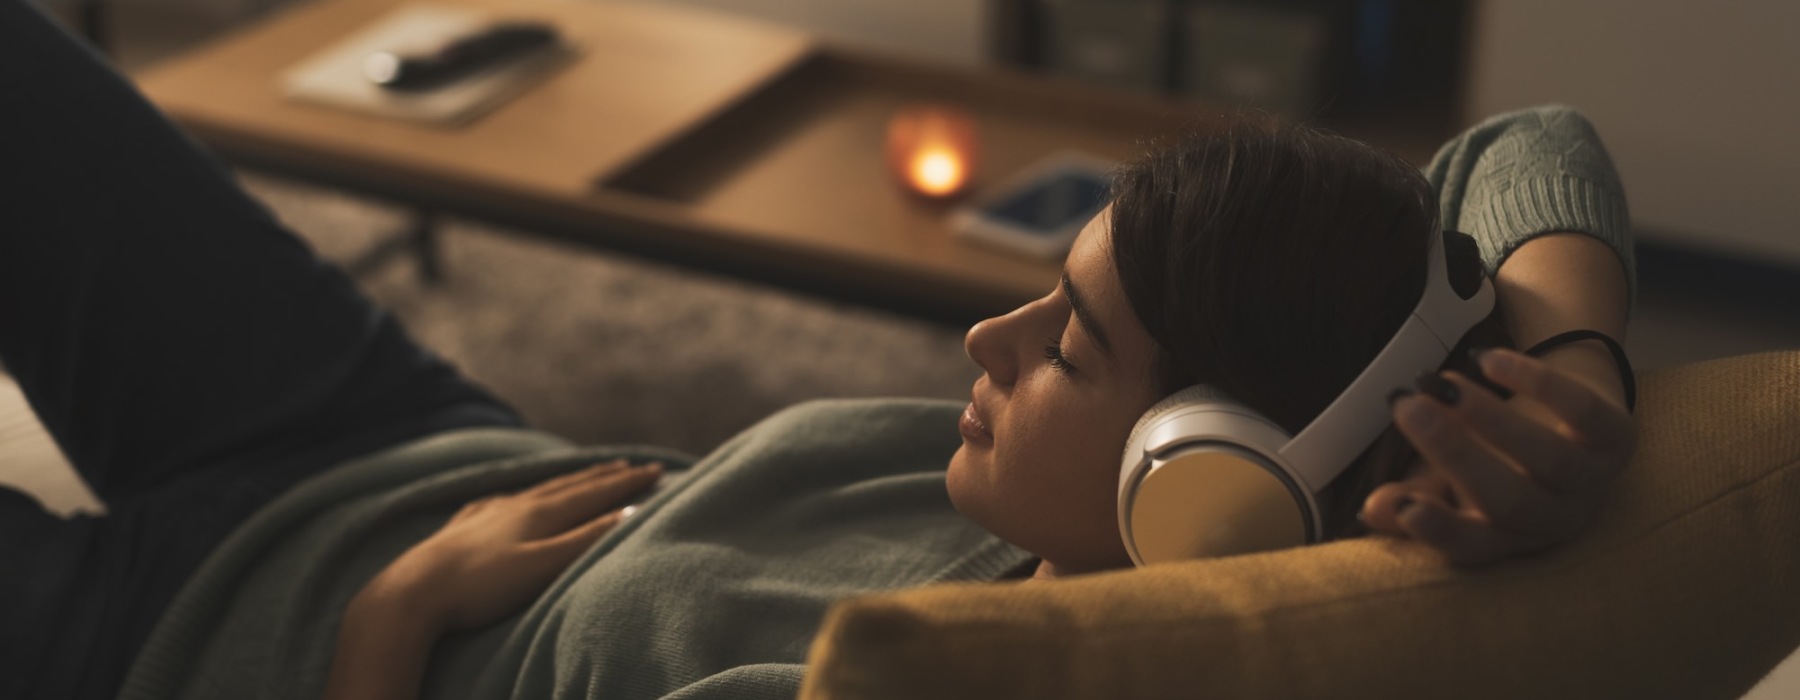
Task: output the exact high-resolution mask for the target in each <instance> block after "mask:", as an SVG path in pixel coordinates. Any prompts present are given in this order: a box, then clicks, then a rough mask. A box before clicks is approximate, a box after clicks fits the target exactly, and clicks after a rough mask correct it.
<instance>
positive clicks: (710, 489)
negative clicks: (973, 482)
mask: <svg viewBox="0 0 1800 700" xmlns="http://www.w3.org/2000/svg"><path fill="white" fill-rule="evenodd" d="M1428 175H1429V176H1430V178H1431V181H1432V183H1433V185H1435V186H1437V187H1438V188H1439V190H1440V192H1442V193H1443V200H1442V201H1443V207H1444V212H1443V213H1444V220H1445V225H1446V226H1448V227H1451V228H1456V229H1459V230H1462V231H1464V232H1467V233H1470V234H1472V235H1474V236H1475V237H1476V238H1477V240H1479V241H1480V243H1481V247H1482V251H1483V254H1484V258H1485V259H1486V260H1487V262H1488V264H1489V265H1490V269H1492V268H1497V267H1498V266H1499V264H1500V262H1501V261H1502V260H1504V258H1505V256H1506V255H1507V254H1509V253H1511V252H1512V250H1514V249H1516V248H1517V247H1518V246H1519V245H1520V244H1521V243H1523V242H1524V241H1526V240H1529V239H1530V238H1531V237H1532V236H1534V235H1536V234H1540V233H1546V232H1550V231H1562V230H1575V231H1584V232H1587V233H1589V234H1591V235H1594V236H1596V237H1598V238H1600V239H1601V240H1604V241H1606V242H1608V243H1609V244H1611V245H1612V246H1613V247H1614V248H1615V249H1616V250H1618V251H1619V253H1620V256H1621V258H1622V259H1623V260H1624V261H1625V262H1626V265H1627V267H1626V269H1627V273H1628V275H1629V274H1630V271H1631V268H1630V262H1631V244H1630V238H1629V234H1628V231H1627V229H1626V226H1627V223H1626V214H1625V203H1624V198H1623V194H1622V191H1621V189H1620V187H1619V183H1618V179H1617V176H1616V175H1615V174H1614V173H1613V169H1612V166H1611V164H1610V162H1609V161H1608V160H1607V157H1606V153H1605V151H1604V149H1603V148H1601V146H1600V144H1599V141H1598V140H1597V139H1596V138H1595V137H1594V135H1593V131H1592V129H1591V127H1589V126H1588V124H1587V122H1586V121H1585V120H1584V119H1582V118H1581V117H1580V115H1579V114H1577V113H1575V112H1573V111H1572V110H1569V109H1567V108H1562V107H1544V108H1538V109H1535V110H1529V111H1525V112H1518V113H1514V114H1510V115H1504V116H1502V117H1497V118H1495V119H1493V120H1490V121H1488V122H1485V123H1483V124H1482V125H1479V126H1477V127H1475V128H1474V129H1472V130H1470V131H1469V132H1467V133H1465V134H1463V135H1462V136H1460V137H1458V139H1456V140H1455V141H1452V142H1451V143H1450V144H1448V145H1446V146H1445V148H1444V150H1443V151H1441V152H1440V153H1439V154H1438V157H1437V158H1436V159H1435V160H1434V162H1433V163H1432V165H1431V167H1430V168H1429V172H1428ZM1634 284H1635V283H1634ZM960 410H961V405H960V404H956V403H950V402H943V401H925V400H904V399H903V400H862V401H833V402H817V403H809V404H804V405H801V406H798V407H795V408H792V409H788V410H786V411H782V412H780V413H778V414H776V415H775V416H772V417H770V418H769V419H767V420H765V421H763V422H762V423H761V424H759V425H757V426H756V427H754V428H751V429H750V430H748V431H746V432H745V433H743V434H741V435H739V436H738V437H736V438H734V439H733V440H731V441H730V442H728V443H726V444H725V445H724V446H722V447H720V448H719V449H718V450H716V451H714V452H713V453H712V454H710V455H708V456H707V457H705V458H704V459H701V460H698V461H694V460H691V459H690V458H688V457H685V456H682V455H678V454H672V453H668V452H665V451H661V450H656V449H653V448H636V447H623V448H586V449H578V448H573V447H571V446H569V445H568V444H567V443H564V442H563V441H561V440H559V439H556V438H553V437H550V436H546V435H543V434H540V433H535V432H531V431H526V430H511V429H477V430H462V431H455V432H452V433H447V434H443V435H439V436H435V437H431V438H427V439H424V440H420V441H417V442H414V443H410V444H407V445H404V446H401V447H397V448H394V449H391V450H388V451H386V452H382V453H379V454H375V455H371V456H368V457H365V458H363V459H359V460H357V461H354V462H351V463H348V464H344V465H341V466H339V467H336V468H334V469H332V470H330V471H328V472H326V473H324V474H321V475H319V476H317V477H315V478H313V479H311V480H309V481H307V482H305V483H303V484H301V485H299V486H297V487H295V488H294V489H292V490H291V491H289V492H288V493H286V494H283V495H282V496H281V497H280V498H278V499H277V500H275V501H274V502H272V503H271V504H269V505H268V506H267V507H265V508H264V509H263V510H262V511H260V512H259V513H257V515H256V516H254V517H253V518H251V519H250V520H249V521H248V522H246V523H245V524H244V525H243V526H242V527H241V528H240V529H239V530H238V531H237V532H236V533H234V534H233V536H232V537H231V538H230V539H229V540H228V541H226V542H225V543H224V544H222V545H220V547H219V549H218V550H217V551H216V552H215V553H214V554H213V556H212V557H211V558H210V559H209V560H208V561H207V563H206V564H205V565H204V566H203V567H202V568H201V569H200V570H199V571H198V572H197V573H196V574H195V575H194V577H193V579H192V580H190V581H189V583H188V584H187V586H186V587H185V588H184V589H183V590H182V592H181V594H180V596H179V597H178V598H177V599H176V600H175V602H174V603H173V604H172V605H171V607H170V609H169V610H168V611H167V612H166V613H165V614H164V616H163V618H162V620H161V622H160V623H159V625H158V627H157V629H156V631H155V633H154V634H153V635H152V636H151V638H150V640H149V642H148V643H147V644H146V646H145V648H144V650H143V651H142V653H141V654H140V655H139V657H138V659H137V661H136V663H135V665H134V666H133V668H132V670H131V673H130V675H129V677H128V678H127V680H126V683H125V686H124V689H123V691H122V692H121V697H123V698H127V699H128V700H139V699H143V700H151V699H157V700H160V699H165V698H202V697H232V698H236V697H293V698H316V697H318V695H319V693H320V692H321V691H322V689H323V685H324V681H325V678H326V675H327V670H328V669H329V667H330V661H331V655H332V647H333V642H334V640H335V637H336V634H337V625H338V619H339V616H340V614H341V612H342V610H343V607H344V605H345V603H346V602H347V601H348V600H349V599H350V597H351V596H353V595H354V594H355V593H356V592H357V591H358V590H359V589H361V587H362V586H363V585H364V583H366V582H367V581H368V580H369V579H370V578H372V577H373V576H374V575H375V574H376V573H377V572H379V571H380V570H381V569H382V568H383V567H385V566H386V565H387V563H388V562H389V561H391V560H392V559H393V558H394V557H396V556H397V555H398V554H399V553H401V552H403V551H405V550H406V549H407V548H408V547H410V546H412V545H413V544H414V543H416V542H418V541H419V540H421V539H423V538H424V537H425V536H427V535H428V534H430V533H431V532H433V531H434V530H435V529H436V528H437V527H438V526H439V525H441V524H442V523H443V522H444V521H445V520H447V519H448V518H449V517H450V515H451V514H453V513H454V512H455V511H456V510H457V509H458V508H459V507H461V505H462V504H463V503H465V502H467V501H470V500H473V499H475V498H479V497H481V496H483V495H486V494H490V493H495V492H500V491H510V490H516V489H520V488H524V487H526V486H528V485H530V484H534V483H537V482H539V481H542V480H544V479H546V478H549V477H551V476H553V475H556V474H561V473H564V472H567V471H570V470H572V469H576V468H579V467H582V466H585V465H588V464H591V463H594V462H597V461H604V460H609V459H612V458H615V457H628V458H632V459H635V460H648V459H658V460H662V461H664V462H665V463H667V464H669V465H670V466H671V467H684V466H689V465H691V469H688V470H687V473H686V474H684V475H683V476H681V477H679V478H673V479H669V480H667V483H666V485H665V486H664V487H663V488H662V489H661V490H659V491H658V492H657V493H656V494H655V495H654V496H653V497H651V498H650V499H649V500H648V501H647V502H646V503H645V504H644V508H643V509H642V510H640V511H639V513H638V514H637V515H636V516H634V517H633V518H632V519H630V520H628V521H626V522H625V523H624V524H623V525H622V526H620V527H619V528H618V529H617V530H615V531H614V532H612V533H610V534H608V535H607V536H606V537H605V538H604V539H602V540H601V541H600V542H599V543H598V544H596V545H595V546H594V548H593V549H592V550H590V551H589V552H588V553H587V554H586V555H584V556H583V557H582V558H580V559H579V560H577V561H576V562H575V563H574V564H573V565H572V566H570V567H569V569H568V570H567V571H566V572H565V573H564V574H563V576H562V577H561V578H560V579H559V580H557V581H556V582H555V583H554V584H552V585H551V587H550V588H549V589H548V590H547V591H546V592H545V593H544V594H543V595H542V596H541V597H540V598H539V599H538V600H537V602H536V603H535V604H533V605H532V606H531V607H530V608H529V609H527V610H525V611H524V612H522V613H520V614H519V615H516V616H514V617H513V618H512V619H509V620H507V621H505V622H503V623H501V624H499V625H496V626H494V627H491V628H489V629H486V630H483V631H481V632H478V633H472V634H464V635H458V636H454V637H451V638H448V639H445V640H443V641H442V642H440V643H439V644H438V646H437V647H436V648H435V649H434V651H433V655H432V662H431V666H430V669H429V670H428V672H427V677H426V682H425V686H424V688H425V690H424V694H425V696H426V697H430V698H482V699H488V698H496V699H497V698H514V697H517V698H548V697H559V698H560V697H581V698H605V699H606V700H615V699H625V698H659V697H661V698H712V697H717V698H733V699H738V698H792V697H793V696H794V694H795V692H796V690H797V689H798V687H799V683H800V678H801V674H802V672H803V667H802V665H801V664H802V662H803V661H804V660H805V655H806V651H807V646H808V644H809V642H810V641H811V638H812V635H813V633H814V631H815V629H816V627H817V625H818V623H819V621H820V620H821V619H822V617H823V614H824V612H825V608H826V606H828V605H830V604H831V603H832V602H833V601H835V600H838V599H840V598H843V597H846V596H851V595H856V594H859V593H865V592H872V591H879V590H886V589H893V588H899V587H907V586H918V585H923V584H929V583H934V582H940V581H956V580H986V579H993V578H996V577H998V576H1000V575H1002V574H1003V573H1005V572H1007V571H1009V570H1012V569H1015V568H1017V567H1019V566H1021V565H1023V564H1026V563H1027V562H1028V561H1029V559H1030V557H1029V555H1028V554H1027V553H1026V552H1023V551H1021V550H1019V549H1017V548H1015V547H1012V546H1010V545H1008V544H1006V543H1004V542H1001V541H999V540H998V539H996V538H994V537H993V536H992V535H989V534H988V533H986V532H984V531H983V530H981V529H980V528H978V527H976V526H975V525H974V524H973V523H971V522H969V521H967V520H965V519H963V518H962V517H961V516H959V515H958V514H957V513H956V512H955V511H954V510H953V509H952V508H951V506H950V502H949V499H948V496H947V494H946V492H945V488H944V473H943V470H944V468H945V466H946V464H947V463H948V461H949V458H950V455H951V454H952V453H953V452H954V451H955V450H956V448H957V447H958V445H959V444H960V437H959V436H958V433H957V430H956V421H957V418H958V415H959V413H960Z"/></svg>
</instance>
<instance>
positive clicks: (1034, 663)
mask: <svg viewBox="0 0 1800 700" xmlns="http://www.w3.org/2000/svg"><path fill="white" fill-rule="evenodd" d="M1641 389H1642V394H1641V399H1640V400H1641V403H1640V406H1639V410H1638V414H1637V420H1638V430H1639V448H1638V454H1637V456H1636V458H1635V459H1634V460H1633V461H1632V463H1631V464H1630V465H1629V466H1628V467H1627V468H1626V470H1625V472H1624V474H1623V475H1622V476H1621V477H1620V480H1619V481H1618V483H1617V488H1616V491H1615V492H1614V494H1613V495H1612V496H1611V497H1610V500H1609V501H1608V502H1607V504H1606V505H1605V507H1604V508H1603V510H1602V512H1601V514H1600V519H1599V522H1597V523H1596V525H1595V529H1594V531H1593V532H1592V533H1591V534H1589V535H1588V536H1586V537H1584V538H1583V539H1581V540H1580V541H1578V542H1576V543H1574V544H1572V545H1570V546H1567V547H1563V548H1560V549H1557V550H1554V551H1552V552H1549V553H1546V554H1543V555H1539V556H1536V557H1532V558H1529V559H1525V560H1520V561H1517V562H1513V563H1509V564H1506V565H1503V566H1497V567H1490V568H1487V569H1482V570H1477V571H1462V570H1457V569H1454V568H1451V567H1448V566H1446V565H1444V564H1442V563H1441V562H1440V561H1439V560H1438V559H1437V558H1436V556H1435V555H1433V554H1432V553H1430V552H1428V551H1426V550H1424V549H1423V548H1421V547H1418V546H1414V545H1408V544H1403V543H1398V542H1395V541H1392V540H1387V539H1377V538H1366V539H1359V540H1351V541H1343V542H1336V543H1331V544H1325V545H1319V546H1313V547H1305V548H1301V549H1294V550H1287V551H1282V552H1273V553H1267V554H1258V555H1250V556H1243V557H1233V558H1228V559H1218V560H1211V561H1197V562H1188V563H1182V564H1173V565H1167V566H1158V567H1150V568H1146V569H1139V570H1133V571H1122V572H1114V573H1109V574H1101V575H1096V576H1088V577H1079V578H1074V579H1070V580H1066V581H1057V582H1048V583H1046V582H1022V583H1004V584H983V585H958V586H942V587H933V588H923V589H915V590H911V591H903V592H899V593H894V594H887V595H880V596H871V597H864V598H860V599H855V600H851V601H847V602H844V603H842V604H840V605H839V606H837V607H836V608H835V609H834V610H833V611H832V614H831V615H830V616H829V617H828V619H827V621H826V624H825V627H824V628H823V629H822V631H821V632H820V634H819V636H818V638H817V639H816V640H815V642H814V645H813V649H812V658H811V661H812V664H813V670H812V672H811V673H810V675H809V677H808V679H807V682H806V686H805V688H804V689H803V691H802V693H801V695H802V697H803V698H806V699H808V700H825V699H827V698H829V699H832V700H844V699H848V698H857V699H873V698H965V697H966V698H1004V697H1020V698H1033V699H1034V700H1045V699H1049V698H1148V697H1169V696H1181V697H1226V698H1247V697H1255V698H1276V697H1334V698H1343V697H1381V698H1384V699H1391V698H1395V697H1457V698H1519V697H1533V698H1544V697H1570V698H1595V697H1681V698H1736V697H1738V696H1740V695H1742V694H1743V693H1744V692H1745V691H1747V690H1748V689H1749V688H1750V687H1751V686H1752V685H1754V684H1755V683H1756V681H1757V680H1758V679H1759V678H1760V677H1761V676H1762V675H1763V673H1765V672H1766V671H1767V670H1768V669H1770V668H1771V667H1773V666H1774V665H1775V664H1776V663H1777V662H1779V661H1780V660H1781V659H1782V658H1783V657H1784V656H1786V655H1787V654H1788V652H1790V651H1791V650H1793V649H1794V647H1795V645H1796V644H1800V596H1797V595H1796V594H1795V592H1796V591H1800V352H1793V351H1790V352H1779V353H1768V354H1761V355H1751V356H1745V357H1738V358H1730V359H1725V360H1717V361H1712V362H1707V363H1702V364H1697V365H1688V366H1684V367H1677V368H1671V369H1667V370H1662V371H1657V372H1653V373H1649V374H1648V375H1646V376H1644V377H1643V378H1642V382H1641Z"/></svg>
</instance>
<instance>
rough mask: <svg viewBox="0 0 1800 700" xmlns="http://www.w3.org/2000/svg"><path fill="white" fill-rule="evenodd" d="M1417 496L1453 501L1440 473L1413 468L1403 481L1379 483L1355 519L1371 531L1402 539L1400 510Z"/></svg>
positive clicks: (1417, 466) (1416, 466)
mask: <svg viewBox="0 0 1800 700" xmlns="http://www.w3.org/2000/svg"><path fill="white" fill-rule="evenodd" d="M1418 497H1430V498H1434V499H1436V500H1439V501H1448V500H1449V499H1450V498H1452V496H1451V493H1450V482H1449V480H1448V479H1447V478H1446V477H1445V476H1444V474H1443V472H1441V471H1438V470H1435V469H1420V465H1414V471H1413V472H1412V473H1411V474H1409V475H1408V476H1407V477H1406V478H1403V479H1400V480H1398V481H1391V482H1388V483H1386V484H1382V485H1381V486H1378V487H1376V488H1375V490H1374V491H1371V492H1369V496H1368V498H1366V499H1364V500H1363V509H1362V512H1361V513H1360V514H1358V516H1357V517H1358V518H1360V519H1361V520H1362V521H1363V524H1364V525H1367V526H1368V527H1369V529H1370V530H1372V531H1374V532H1380V533H1383V534H1388V535H1393V536H1396V537H1405V536H1407V533H1406V529H1405V528H1402V527H1401V526H1400V510H1401V508H1402V507H1403V506H1405V505H1407V504H1409V503H1411V502H1412V501H1413V500H1415V499H1416V498H1418Z"/></svg>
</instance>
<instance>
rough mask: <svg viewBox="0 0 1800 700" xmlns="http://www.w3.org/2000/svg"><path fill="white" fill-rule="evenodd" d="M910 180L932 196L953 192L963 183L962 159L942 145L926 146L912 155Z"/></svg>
mask: <svg viewBox="0 0 1800 700" xmlns="http://www.w3.org/2000/svg"><path fill="white" fill-rule="evenodd" d="M912 181H913V185H914V186H915V187H918V188H919V191H920V192H923V193H925V194H928V195H932V196H943V195H946V194H950V193H951V192H955V191H956V190H957V189H959V188H961V187H962V184H963V165H962V160H961V159H960V158H957V157H956V153H955V152H954V151H951V150H950V149H948V148H945V147H943V146H937V147H933V148H927V149H925V150H922V151H920V152H919V153H918V154H917V155H916V156H914V157H913V161H912Z"/></svg>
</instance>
